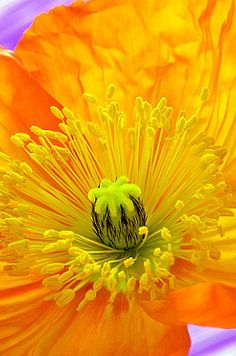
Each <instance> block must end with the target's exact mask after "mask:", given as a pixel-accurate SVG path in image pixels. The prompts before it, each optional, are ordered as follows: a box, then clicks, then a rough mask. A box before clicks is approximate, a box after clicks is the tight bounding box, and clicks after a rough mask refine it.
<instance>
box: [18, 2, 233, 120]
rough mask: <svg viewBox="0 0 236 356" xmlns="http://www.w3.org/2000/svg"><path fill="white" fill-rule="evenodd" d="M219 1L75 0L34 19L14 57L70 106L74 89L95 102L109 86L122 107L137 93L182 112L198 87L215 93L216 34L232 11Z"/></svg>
mask: <svg viewBox="0 0 236 356" xmlns="http://www.w3.org/2000/svg"><path fill="white" fill-rule="evenodd" d="M219 3H220V6H219V5H218V4H216V2H215V1H208V2H206V1H200V2H198V4H197V5H196V2H194V1H181V2H178V3H176V2H175V1H164V0H163V1H158V2H157V1H153V0H150V1H148V2H143V1H138V0H132V1H129V2H127V1H125V0H115V1H112V2H107V1H90V2H89V3H87V4H84V3H82V2H75V4H74V5H73V6H70V7H64V6H62V7H59V8H56V9H54V10H52V11H50V12H49V13H48V14H47V15H42V16H40V17H38V18H37V19H36V21H35V23H34V25H33V26H32V27H31V29H30V30H29V31H27V32H26V33H25V35H24V37H23V39H22V41H21V42H20V43H19V45H18V47H17V49H16V52H15V54H16V56H17V57H18V58H19V59H20V60H21V61H22V63H23V64H24V66H25V67H26V68H27V70H29V71H30V72H31V73H32V75H33V76H34V78H36V80H38V81H39V82H40V83H41V84H42V85H43V87H44V88H45V89H46V90H48V91H49V93H51V95H54V96H55V97H56V98H57V100H58V101H60V102H61V103H62V104H63V105H67V106H70V107H72V108H75V107H76V108H78V107H79V106H80V105H81V104H80V100H79V97H80V95H81V92H82V91H90V92H91V91H92V92H94V93H95V94H98V95H99V96H100V97H101V93H103V92H104V90H105V87H106V86H107V85H108V84H109V83H110V82H114V83H115V84H117V86H118V87H119V89H120V90H121V92H122V93H121V94H120V96H121V98H120V99H123V104H124V105H126V106H129V104H128V103H127V101H128V102H130V103H132V99H133V98H135V96H137V95H141V96H143V97H144V98H148V99H149V100H156V98H157V97H159V96H161V95H166V96H167V97H168V99H169V100H170V102H171V104H172V105H173V106H174V107H179V106H181V107H184V108H185V109H187V108H188V107H189V106H191V104H192V103H193V101H194V100H193V99H195V98H197V96H198V95H199V93H200V89H201V87H202V86H204V85H210V89H211V90H212V91H215V89H214V86H213V83H214V84H215V81H216V77H217V75H218V73H219V66H220V65H221V63H220V59H219V55H220V54H219V52H220V51H222V48H221V47H220V46H218V42H219V38H221V45H222V46H223V45H224V46H226V44H225V42H224V41H222V36H223V35H222V33H221V32H223V31H224V27H225V25H224V23H225V21H227V18H228V16H229V14H230V12H232V10H231V1H224V3H223V2H222V1H220V2H219ZM121 19H122V21H121ZM215 23H217V26H216V25H215ZM221 28H222V31H221V32H220V31H219V29H221ZM229 30H231V27H230V24H229V26H228V27H227V28H226V30H225V31H227V33H228V31H229ZM224 39H225V38H224ZM231 39H232V36H231ZM227 43H228V42H227ZM231 59H232V60H233V57H231ZM222 65H223V64H222ZM232 65H233V63H232ZM193 73H194V75H193ZM220 80H221V78H218V81H220ZM227 95H228V94H227ZM127 98H128V99H129V100H127ZM211 109H212V103H211ZM208 119H209V118H208Z"/></svg>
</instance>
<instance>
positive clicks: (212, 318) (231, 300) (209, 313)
mask: <svg viewBox="0 0 236 356" xmlns="http://www.w3.org/2000/svg"><path fill="white" fill-rule="evenodd" d="M235 298H236V289H235V288H231V287H228V286H223V285H220V284H216V283H215V284H214V283H208V284H207V283H203V284H199V285H195V286H193V287H188V288H182V289H179V290H176V291H174V292H172V293H171V294H170V295H169V297H168V298H167V300H166V301H163V302H160V301H154V302H152V301H147V302H141V305H142V307H143V309H144V310H145V311H146V312H147V314H148V315H150V316H151V317H152V318H155V319H156V320H158V321H162V322H166V323H168V322H169V323H171V324H176V325H183V324H188V323H191V324H197V325H202V326H213V327H219V328H236V303H235Z"/></svg>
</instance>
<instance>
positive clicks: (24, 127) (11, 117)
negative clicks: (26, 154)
mask: <svg viewBox="0 0 236 356" xmlns="http://www.w3.org/2000/svg"><path fill="white" fill-rule="evenodd" d="M0 81H1V88H0V113H1V115H0V150H4V151H6V152H7V153H13V154H14V157H15V156H16V153H17V149H16V147H15V146H14V145H13V144H11V142H10V140H9V137H10V136H11V135H12V134H14V133H16V132H22V131H23V132H29V129H30V126H31V125H37V124H38V125H39V126H41V125H42V126H44V127H45V128H46V127H48V128H53V127H55V126H56V124H57V122H56V119H55V118H54V116H53V115H52V114H51V112H50V109H49V107H50V106H51V105H57V103H56V101H55V100H54V99H52V98H51V97H50V96H49V95H48V94H47V93H46V92H45V91H44V90H43V89H42V88H41V87H40V86H39V84H37V83H36V82H35V80H34V79H32V78H31V77H30V75H29V74H28V73H27V72H26V71H25V70H24V69H23V67H22V66H21V65H20V64H19V63H18V62H17V61H16V60H15V59H14V58H13V56H12V55H11V53H10V52H8V51H4V50H0ZM18 151H20V150H18Z"/></svg>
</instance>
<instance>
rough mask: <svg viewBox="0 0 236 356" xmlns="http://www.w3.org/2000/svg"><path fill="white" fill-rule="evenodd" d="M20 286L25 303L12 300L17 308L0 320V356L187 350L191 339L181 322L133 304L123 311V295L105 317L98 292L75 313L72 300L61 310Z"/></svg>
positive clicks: (151, 353)
mask: <svg viewBox="0 0 236 356" xmlns="http://www.w3.org/2000/svg"><path fill="white" fill-rule="evenodd" d="M22 291H24V292H22V295H25V297H26V299H25V302H27V300H28V302H27V305H28V308H27V307H26V303H25V306H24V308H22V305H20V304H18V305H17V302H16V305H15V306H13V308H15V310H16V308H18V310H19V312H18V313H15V315H12V317H11V316H10V315H9V319H8V320H5V321H3V322H2V324H1V325H2V328H3V330H5V331H4V333H3V334H1V346H0V350H1V351H2V352H4V355H13V354H15V355H16V354H31V353H33V354H34V355H37V356H42V355H45V354H51V355H61V354H63V355H68V356H70V355H77V354H81V355H96V356H104V355H115V356H118V355H126V354H127V355H133V356H138V355H140V356H141V355H149V356H155V355H160V356H165V355H173V356H174V355H176V356H177V355H187V352H188V349H189V346H190V342H189V336H188V332H187V328H186V327H185V326H173V327H171V326H165V325H163V324H161V323H159V322H157V321H155V320H153V319H152V318H150V317H149V316H148V315H147V314H146V313H145V312H144V311H143V310H142V308H141V307H140V306H139V305H137V304H136V305H134V307H133V309H132V310H130V311H127V305H126V303H125V302H124V300H123V299H122V298H118V299H119V300H117V302H115V306H114V310H113V313H112V316H111V318H110V319H106V318H104V307H105V303H106V299H107V298H106V295H105V296H104V294H103V293H101V294H100V297H99V296H98V299H96V300H95V301H94V302H91V303H89V304H88V305H87V306H86V307H85V308H84V309H82V311H80V312H77V311H76V302H74V303H72V304H70V305H69V306H67V307H65V308H63V309H60V308H58V307H57V306H56V305H55V303H54V302H42V301H41V302H40V301H38V302H37V300H34V299H32V298H30V294H29V292H27V290H24V289H22ZM23 293H24V294H23ZM37 303H38V304H37ZM13 316H14V317H13Z"/></svg>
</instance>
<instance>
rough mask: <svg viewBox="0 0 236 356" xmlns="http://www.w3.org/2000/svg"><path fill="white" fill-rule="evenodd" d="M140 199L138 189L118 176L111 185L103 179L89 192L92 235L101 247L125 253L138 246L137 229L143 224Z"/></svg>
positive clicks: (144, 216)
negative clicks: (103, 245)
mask: <svg viewBox="0 0 236 356" xmlns="http://www.w3.org/2000/svg"><path fill="white" fill-rule="evenodd" d="M140 195H141V189H140V188H139V187H138V186H137V185H135V184H130V183H129V181H128V178H127V177H122V176H121V177H119V178H117V179H116V181H115V182H114V183H113V182H112V181H110V180H109V179H103V180H102V181H101V184H100V186H99V187H98V188H93V189H91V190H90V191H89V194H88V197H89V199H90V200H91V201H92V222H93V227H94V231H95V234H96V235H97V236H98V237H99V239H100V240H101V241H102V242H103V243H104V244H106V245H108V246H111V247H114V248H117V249H126V250H128V249H130V248H133V247H135V246H137V245H138V244H139V243H141V241H142V240H143V238H144V235H143V234H140V232H139V228H140V227H142V226H144V225H145V223H146V213H145V210H144V207H143V204H142V202H141V200H140V198H139V197H140Z"/></svg>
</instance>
